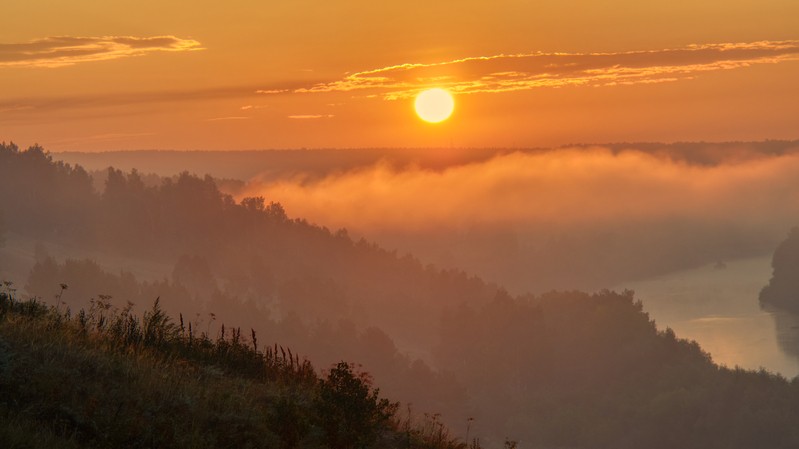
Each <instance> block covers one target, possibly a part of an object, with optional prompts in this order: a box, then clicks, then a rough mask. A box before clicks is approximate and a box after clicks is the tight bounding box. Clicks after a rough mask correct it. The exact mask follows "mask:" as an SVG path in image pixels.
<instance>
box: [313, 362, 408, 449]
mask: <svg viewBox="0 0 799 449" xmlns="http://www.w3.org/2000/svg"><path fill="white" fill-rule="evenodd" d="M379 393H380V390H379V389H374V390H372V388H371V386H370V382H369V377H368V375H367V374H366V373H355V372H354V371H353V368H352V366H350V365H349V364H348V363H346V362H339V363H338V364H337V365H336V366H335V367H333V368H332V369H331V370H330V372H329V373H328V375H327V378H326V379H323V380H321V381H320V388H319V396H318V398H317V400H316V406H317V407H316V408H317V412H318V418H319V423H320V425H321V427H322V429H323V431H324V435H325V439H326V442H327V444H328V446H329V447H330V448H331V449H362V448H366V447H369V446H371V445H373V444H374V443H375V442H376V441H377V439H378V437H379V436H380V435H381V433H382V432H383V431H385V430H388V429H389V428H390V427H391V419H392V418H393V416H394V413H396V411H397V408H398V407H399V403H397V402H390V401H389V400H388V399H381V398H380V397H379Z"/></svg>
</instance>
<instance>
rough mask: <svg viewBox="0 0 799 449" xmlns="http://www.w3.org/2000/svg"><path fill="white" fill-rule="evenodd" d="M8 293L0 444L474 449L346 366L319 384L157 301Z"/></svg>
mask: <svg viewBox="0 0 799 449" xmlns="http://www.w3.org/2000/svg"><path fill="white" fill-rule="evenodd" d="M10 287H11V286H10V284H6V285H5V291H4V292H1V293H0V442H2V443H3V444H2V447H4V448H28V447H43V448H44V447H47V448H55V447H66V448H69V447H103V448H112V447H120V448H122V447H125V448H131V447H186V448H221V447H239V448H260V447H264V448H295V447H307V448H317V447H320V448H321V447H329V448H335V449H346V448H369V447H393V448H406V447H407V448H409V447H429V448H458V447H462V448H465V447H466V445H465V444H463V443H458V442H457V441H455V440H454V439H453V438H451V437H449V434H448V432H447V431H446V429H445V428H443V426H439V425H435V424H436V423H433V424H434V425H432V426H431V423H430V422H427V423H418V424H414V423H413V422H411V419H410V418H407V417H406V418H404V419H402V420H401V419H398V418H395V414H396V412H397V408H398V403H392V402H390V401H388V400H387V399H385V398H381V397H380V395H379V391H378V390H377V389H373V388H372V387H371V385H370V381H369V378H368V376H367V375H366V374H364V373H359V372H358V371H357V370H356V369H355V368H354V367H353V366H352V365H350V364H347V363H344V362H341V363H339V364H337V365H335V366H334V367H332V368H331V369H329V370H328V371H327V372H326V373H325V375H324V376H321V377H320V376H318V375H317V374H316V372H315V371H314V369H313V368H312V366H311V364H310V363H309V362H308V361H304V360H300V358H299V356H297V355H295V354H292V352H291V351H290V350H287V349H284V348H282V347H279V346H271V347H265V348H262V347H259V344H258V340H257V336H256V335H255V334H254V333H253V334H251V335H249V336H248V337H247V338H245V336H244V335H242V332H241V330H240V329H228V330H224V328H223V330H222V331H221V332H220V334H219V335H218V337H217V338H216V339H213V340H212V339H211V338H210V337H209V336H208V335H207V334H205V333H197V332H196V331H195V330H194V329H192V327H191V325H189V326H184V323H183V319H182V317H180V319H179V320H177V321H174V322H173V320H171V319H170V318H169V317H167V316H166V315H165V314H164V313H163V312H162V311H161V309H160V307H159V303H158V301H157V300H156V302H155V303H154V305H153V307H152V309H151V310H149V311H148V312H146V313H145V314H144V316H143V317H141V318H139V317H137V316H134V315H133V314H132V313H131V311H130V307H126V308H125V309H122V310H117V309H115V308H114V307H112V306H111V305H110V304H109V303H108V302H107V301H106V300H105V298H104V299H101V300H99V301H93V302H92V306H91V307H90V308H89V310H80V311H79V312H77V313H73V312H72V311H70V310H68V309H66V310H59V309H58V308H56V307H53V306H46V305H44V304H43V303H41V302H39V301H37V300H35V299H31V300H27V301H17V300H15V299H14V295H13V292H12V289H11V288H10Z"/></svg>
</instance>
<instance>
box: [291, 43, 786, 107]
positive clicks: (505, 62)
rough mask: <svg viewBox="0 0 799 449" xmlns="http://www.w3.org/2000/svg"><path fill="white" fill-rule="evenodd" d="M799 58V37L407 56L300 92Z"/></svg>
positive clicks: (547, 81) (600, 76)
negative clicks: (420, 58)
mask: <svg viewBox="0 0 799 449" xmlns="http://www.w3.org/2000/svg"><path fill="white" fill-rule="evenodd" d="M789 60H799V41H796V40H791V41H760V42H750V43H723V44H701V45H689V46H687V47H682V48H673V49H662V50H651V51H630V52H619V53H529V54H511V55H505V54H500V55H494V56H479V57H470V58H463V59H456V60H451V61H444V62H438V63H430V64H413V63H410V64H400V65H394V66H389V67H383V68H378V69H374V70H368V71H363V72H357V73H353V74H350V75H347V76H346V77H344V78H342V79H340V80H336V81H333V82H328V83H321V84H317V85H314V86H312V87H309V88H302V89H297V90H296V91H295V92H301V93H313V92H347V91H355V90H363V91H371V92H370V93H369V95H373V96H379V97H382V98H384V99H386V100H397V99H403V98H409V97H412V96H414V95H416V94H417V93H418V92H419V90H421V89H424V88H427V87H430V86H438V87H445V88H447V89H448V90H450V91H451V92H453V93H457V94H471V93H486V92H510V91H518V90H528V89H534V88H538V87H562V86H575V85H576V86H614V85H624V84H644V83H660V82H669V81H677V80H680V79H686V78H691V77H693V76H695V75H697V74H699V73H702V72H708V71H714V70H729V69H737V68H742V67H747V66H750V65H753V64H766V63H772V64H773V63H779V62H783V61H789Z"/></svg>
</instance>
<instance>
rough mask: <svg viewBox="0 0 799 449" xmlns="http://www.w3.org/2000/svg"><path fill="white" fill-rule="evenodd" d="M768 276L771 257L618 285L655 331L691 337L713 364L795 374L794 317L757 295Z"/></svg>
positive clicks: (798, 320)
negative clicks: (763, 305)
mask: <svg viewBox="0 0 799 449" xmlns="http://www.w3.org/2000/svg"><path fill="white" fill-rule="evenodd" d="M770 277H771V257H770V256H768V257H758V258H752V259H742V260H735V261H730V262H727V263H726V265H724V266H714V265H708V266H705V267H701V268H697V269H693V270H687V271H682V272H677V273H672V274H669V275H664V276H659V277H656V278H652V279H647V280H643V281H637V282H631V283H626V284H625V285H622V286H618V287H617V289H624V288H628V289H632V290H634V291H635V293H636V297H637V298H638V299H640V300H641V302H642V303H643V305H644V310H645V311H647V312H648V313H649V314H650V316H651V317H652V318H653V319H654V320H655V322H656V324H657V326H658V328H659V329H664V328H666V327H670V328H672V329H673V330H674V332H675V333H676V334H677V336H678V337H681V338H687V339H690V340H696V341H697V342H698V343H699V344H700V345H701V346H702V348H703V349H704V350H705V351H707V352H709V353H710V355H711V357H712V358H713V360H714V361H715V362H716V363H719V364H721V365H726V366H728V367H734V366H740V367H742V368H747V369H759V368H761V367H762V368H765V369H767V370H769V371H772V372H776V373H780V374H782V375H783V376H785V377H787V378H793V377H795V376H797V375H799V317H797V316H796V315H793V314H790V313H786V312H779V311H773V310H772V311H764V310H762V309H761V308H760V304H759V302H758V293H759V292H760V289H761V288H763V286H764V285H766V284H767V283H768V280H769V278H770Z"/></svg>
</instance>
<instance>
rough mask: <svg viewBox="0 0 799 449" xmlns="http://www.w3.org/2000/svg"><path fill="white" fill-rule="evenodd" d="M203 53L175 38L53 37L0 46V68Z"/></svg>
mask: <svg viewBox="0 0 799 449" xmlns="http://www.w3.org/2000/svg"><path fill="white" fill-rule="evenodd" d="M194 50H202V47H201V46H200V43H199V42H197V41H196V40H193V39H181V38H179V37H175V36H154V37H135V36H102V37H73V36H54V37H46V38H43V39H36V40H32V41H30V42H25V43H15V44H0V67H49V68H54V67H64V66H70V65H74V64H78V63H82V62H95V61H107V60H110V59H119V58H126V57H130V56H142V55H145V54H147V53H152V52H156V51H172V52H178V51H194Z"/></svg>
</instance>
